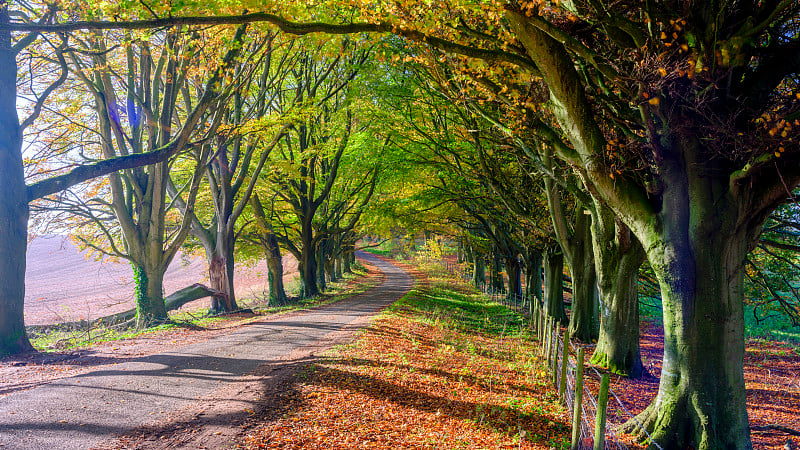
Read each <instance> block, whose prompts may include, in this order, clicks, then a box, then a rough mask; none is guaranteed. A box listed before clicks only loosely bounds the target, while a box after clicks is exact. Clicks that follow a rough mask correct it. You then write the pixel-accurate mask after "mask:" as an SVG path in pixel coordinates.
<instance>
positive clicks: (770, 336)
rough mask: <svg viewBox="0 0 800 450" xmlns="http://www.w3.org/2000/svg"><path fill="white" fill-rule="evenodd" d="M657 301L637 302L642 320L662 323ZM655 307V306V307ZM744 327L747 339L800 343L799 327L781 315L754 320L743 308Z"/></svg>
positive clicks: (662, 319)
mask: <svg viewBox="0 0 800 450" xmlns="http://www.w3.org/2000/svg"><path fill="white" fill-rule="evenodd" d="M657 301H658V300H655V299H650V298H648V299H646V300H645V301H640V302H639V314H640V315H641V317H642V318H643V319H644V318H646V319H649V320H651V321H654V322H655V323H657V324H663V323H664V317H663V312H662V311H661V308H659V307H658V306H661V305H660V304H658V303H657ZM656 305H657V306H656ZM744 310H745V311H744V326H745V336H746V337H747V339H764V340H768V341H776V342H791V343H798V342H800V326H796V325H792V323H791V321H790V320H789V319H788V318H787V317H786V316H785V315H782V314H779V313H777V312H776V313H773V314H771V315H769V316H768V317H766V318H763V319H761V318H760V316H759V318H760V320H756V318H755V316H754V315H753V306H750V305H745V307H744Z"/></svg>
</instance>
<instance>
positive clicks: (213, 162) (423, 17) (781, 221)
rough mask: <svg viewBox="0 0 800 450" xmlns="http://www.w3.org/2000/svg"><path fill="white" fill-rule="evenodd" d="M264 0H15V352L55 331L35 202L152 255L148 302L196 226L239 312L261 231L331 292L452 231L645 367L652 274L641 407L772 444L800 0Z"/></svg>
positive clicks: (692, 432) (5, 344)
mask: <svg viewBox="0 0 800 450" xmlns="http://www.w3.org/2000/svg"><path fill="white" fill-rule="evenodd" d="M249 3H250V2H247V1H245V2H237V5H236V8H237V10H231V9H230V8H232V7H230V6H228V5H227V3H224V2H220V3H219V4H215V2H212V1H209V2H193V3H191V4H188V2H187V4H183V5H180V6H178V5H177V4H176V2H172V3H169V4H167V3H164V4H161V3H160V2H157V1H156V2H152V3H147V2H121V3H120V4H119V5H107V4H101V5H97V6H95V5H91V4H88V5H83V4H81V2H76V3H75V4H73V3H71V2H63V4H60V3H56V4H53V5H49V6H48V5H43V4H39V3H38V2H14V3H7V2H5V1H1V0H0V59H1V60H2V61H0V63H2V65H0V178H2V179H3V180H4V183H5V184H4V190H3V194H2V195H0V280H2V283H3V286H4V289H3V290H2V291H0V354H9V353H17V352H22V351H27V350H30V344H29V343H28V341H27V337H26V335H25V328H24V322H23V303H24V302H23V299H24V273H25V257H24V255H25V245H26V236H27V234H28V220H29V217H31V216H30V214H31V211H33V212H34V213H35V215H34V216H33V217H34V219H36V220H43V221H50V222H52V221H57V222H58V223H64V224H71V225H72V226H80V227H81V232H80V233H77V234H78V236H79V238H80V239H81V240H82V241H83V242H84V243H85V245H87V246H89V247H92V248H94V249H95V250H97V251H99V252H104V253H107V254H110V255H113V256H116V257H119V258H124V259H127V260H128V261H130V263H131V265H132V266H133V267H134V272H135V273H136V274H137V278H136V279H137V294H136V300H137V310H138V316H137V325H138V326H147V325H149V324H151V323H154V322H159V321H163V320H166V317H167V316H166V306H165V303H164V293H163V292H162V291H163V289H162V288H161V278H163V273H164V271H165V270H166V267H167V266H168V265H169V263H170V262H171V261H172V259H173V258H174V256H175V254H176V253H177V251H178V250H179V249H180V248H182V247H183V246H184V245H190V246H199V247H202V249H203V250H204V251H205V254H206V256H207V260H208V265H209V271H210V272H209V279H210V280H211V287H210V290H211V291H212V293H213V301H212V309H213V310H214V311H216V312H223V311H232V310H235V309H236V308H237V304H236V298H235V295H234V292H235V291H234V286H233V277H232V274H233V263H234V261H235V258H237V255H239V254H240V253H237V250H236V249H237V247H240V246H241V245H245V246H247V245H254V244H255V245H259V246H261V247H262V249H263V250H262V251H263V253H264V254H265V255H266V258H267V260H268V262H269V265H270V275H269V276H270V280H271V286H270V291H271V292H270V296H271V299H272V301H274V302H275V303H277V304H282V303H285V302H286V301H288V298H287V296H286V294H285V293H284V292H283V288H282V286H280V281H279V280H280V276H281V270H280V267H281V254H282V252H289V253H291V254H293V255H294V256H295V257H296V258H297V260H298V262H299V269H300V272H301V280H302V289H301V296H314V295H317V294H318V293H319V292H320V291H321V290H323V289H324V285H325V283H326V282H327V281H330V280H335V279H336V278H338V277H339V276H340V275H341V272H342V271H345V270H346V269H347V267H349V263H350V261H351V258H352V252H353V251H354V249H355V245H356V241H357V239H358V238H359V236H360V234H359V233H360V232H362V231H377V230H378V229H382V230H394V231H396V230H398V229H404V230H405V231H406V232H416V231H437V232H440V233H444V234H449V235H451V236H452V237H453V239H456V240H458V241H459V242H460V245H461V248H462V249H463V253H464V255H465V259H466V260H467V261H468V262H469V263H470V266H471V268H472V271H473V279H474V281H475V283H476V284H483V283H489V285H490V288H491V289H492V290H494V291H501V292H505V293H506V294H507V295H509V296H518V295H520V294H521V293H522V289H523V286H524V289H525V290H526V291H527V293H528V294H529V295H530V296H532V297H535V298H537V299H538V301H540V302H542V304H544V305H545V307H546V310H547V312H548V314H550V315H551V316H553V317H554V318H555V319H556V320H558V321H560V322H561V323H562V324H564V325H565V326H567V327H568V329H569V332H570V334H571V336H573V337H575V338H577V339H579V340H582V341H584V342H592V341H595V340H596V341H597V347H596V349H595V352H594V355H593V356H592V361H593V362H595V363H597V364H600V365H603V366H605V367H607V368H609V369H611V370H613V371H615V372H618V373H621V374H625V375H628V376H631V377H639V376H645V375H647V374H646V371H645V369H644V366H643V364H642V361H641V356H640V353H639V342H638V341H639V336H638V325H639V298H640V295H639V292H638V290H639V287H640V286H643V285H644V284H646V283H644V284H643V282H642V281H640V280H645V281H646V282H649V283H650V284H649V285H648V286H649V289H650V290H652V291H654V292H652V293H651V294H648V295H651V296H653V297H656V298H657V299H659V300H660V302H661V307H662V309H663V317H664V336H665V340H664V358H663V368H662V372H661V378H660V385H659V392H658V395H657V397H656V398H655V399H654V400H653V402H652V404H651V405H650V407H649V408H647V409H646V410H645V411H644V412H643V413H642V414H641V415H640V416H639V417H638V424H642V425H643V426H644V428H645V429H647V430H648V432H650V434H651V435H652V436H653V439H654V441H655V442H656V443H659V444H660V445H661V446H662V447H664V448H687V447H693V448H704V449H706V448H708V449H717V448H719V449H722V448H725V449H728V448H731V449H747V448H752V444H751V443H750V438H749V424H748V418H747V410H746V405H745V389H744V377H743V357H744V338H745V326H744V315H745V310H746V305H748V304H749V305H750V308H751V310H752V311H753V313H754V314H756V315H758V314H762V315H763V314H764V313H765V312H766V313H780V314H783V315H785V316H786V317H789V318H790V320H791V321H792V322H793V323H798V322H800V303H799V302H798V284H797V282H796V281H795V278H794V276H793V275H792V273H793V272H794V273H796V271H797V269H798V268H799V267H798V258H797V251H798V250H800V247H799V245H800V242H798V239H797V236H798V230H800V225H798V222H800V221H798V217H797V216H798V213H800V211H798V206H797V200H796V195H797V193H796V190H795V188H796V187H797V185H798V183H800V146H798V138H800V136H799V135H798V130H799V129H800V86H798V81H800V80H798V72H799V70H798V69H800V51H798V50H800V29H799V28H798V27H799V26H800V4H799V3H798V2H796V1H779V0H775V1H763V0H762V1H756V0H752V1H741V2H734V3H731V2H678V1H671V0H664V1H658V2H653V1H626V2H618V3H614V4H613V5H610V4H608V3H606V2H598V1H576V0H571V1H560V2H559V1H552V2H551V1H521V2H520V1H508V2H502V1H498V2H494V1H489V2H478V1H474V2H473V1H467V0H464V1H456V2H451V3H446V2H441V4H439V3H438V2H434V3H436V4H435V5H431V4H429V3H427V2H426V3H423V2H391V3H382V2H379V3H378V4H374V3H373V2H363V3H362V2H360V1H358V0H352V1H338V2H333V1H330V2H325V1H323V2H319V3H318V4H315V5H314V7H313V8H311V9H307V8H306V7H305V6H303V5H297V4H292V5H288V4H286V5H283V4H281V2H277V3H276V4H275V5H271V6H270V7H265V6H263V5H260V4H258V3H257V2H252V3H253V4H249ZM242 8H247V10H248V11H251V12H250V13H242ZM265 8H266V9H265ZM19 114H23V115H22V117H20V116H19ZM23 147H24V150H23ZM65 226H66V225H65ZM273 269H274V270H273ZM503 273H504V274H505V277H503ZM565 279H566V280H568V281H569V283H568V286H569V291H570V294H571V295H570V298H571V302H570V308H569V314H567V313H566V310H565V307H564V295H563V290H564V286H565V283H564V280H565ZM273 282H274V283H273ZM273 288H274V289H273ZM273 291H274V292H273ZM637 427H638V425H637V422H631V423H630V424H629V426H628V429H629V431H631V432H638V431H637Z"/></svg>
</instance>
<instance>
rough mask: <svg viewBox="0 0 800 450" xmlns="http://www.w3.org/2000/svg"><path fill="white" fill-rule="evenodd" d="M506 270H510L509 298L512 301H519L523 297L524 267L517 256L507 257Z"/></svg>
mask: <svg viewBox="0 0 800 450" xmlns="http://www.w3.org/2000/svg"><path fill="white" fill-rule="evenodd" d="M506 272H508V299H509V301H511V302H519V301H520V300H521V298H522V267H521V266H520V264H519V259H518V258H517V257H516V256H514V257H513V258H506Z"/></svg>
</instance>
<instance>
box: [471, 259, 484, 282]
mask: <svg viewBox="0 0 800 450" xmlns="http://www.w3.org/2000/svg"><path fill="white" fill-rule="evenodd" d="M474 255H475V256H474V258H473V262H472V282H473V283H474V284H475V287H477V288H478V289H483V286H484V285H486V259H485V258H484V256H483V255H482V254H480V253H478V252H475V254H474Z"/></svg>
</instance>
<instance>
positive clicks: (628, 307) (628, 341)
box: [591, 203, 647, 378]
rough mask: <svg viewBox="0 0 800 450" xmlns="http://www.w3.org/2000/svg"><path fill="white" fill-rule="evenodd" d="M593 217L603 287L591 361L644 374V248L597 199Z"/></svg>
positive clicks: (631, 373)
mask: <svg viewBox="0 0 800 450" xmlns="http://www.w3.org/2000/svg"><path fill="white" fill-rule="evenodd" d="M595 206H596V208H597V211H598V212H597V214H596V216H595V219H594V220H593V221H592V245H593V247H594V256H595V268H596V271H597V285H598V287H599V289H600V296H601V302H600V336H599V338H598V339H597V347H596V348H595V350H594V353H593V354H592V359H591V362H592V363H593V364H597V365H599V366H601V367H605V368H607V369H609V370H610V371H611V372H614V373H617V374H620V375H626V376H628V377H630V378H640V377H642V376H644V375H646V374H647V370H646V369H645V368H644V365H643V364H642V355H641V352H640V350H639V298H638V295H637V285H638V281H639V267H640V266H641V265H642V262H644V249H643V248H642V246H641V244H640V243H639V240H638V239H636V237H635V236H633V235H632V233H631V232H630V229H629V228H628V227H627V226H626V225H625V224H623V223H622V222H620V221H619V220H616V218H615V217H614V215H613V213H612V212H611V211H610V210H608V209H607V208H605V207H603V206H602V205H600V204H599V203H595Z"/></svg>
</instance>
